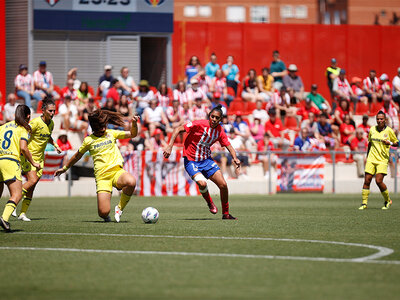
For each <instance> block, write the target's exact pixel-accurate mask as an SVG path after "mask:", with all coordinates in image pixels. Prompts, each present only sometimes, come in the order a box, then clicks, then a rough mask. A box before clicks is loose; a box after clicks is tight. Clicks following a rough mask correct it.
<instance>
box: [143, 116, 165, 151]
mask: <svg viewBox="0 0 400 300" xmlns="http://www.w3.org/2000/svg"><path fill="white" fill-rule="evenodd" d="M147 109H148V108H147ZM144 144H145V147H146V150H150V151H158V150H160V149H163V148H165V147H167V146H168V144H167V143H166V142H165V140H164V137H163V132H162V131H161V130H160V129H159V128H157V129H155V130H154V131H153V133H152V134H151V138H150V139H147V140H145V141H144Z"/></svg>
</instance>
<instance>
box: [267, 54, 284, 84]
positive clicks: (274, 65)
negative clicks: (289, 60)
mask: <svg viewBox="0 0 400 300" xmlns="http://www.w3.org/2000/svg"><path fill="white" fill-rule="evenodd" d="M269 71H270V72H271V75H272V77H274V88H275V89H276V90H278V91H279V90H280V89H281V87H282V86H283V77H284V76H286V75H287V74H288V72H287V70H286V65H285V63H284V62H283V61H282V60H281V59H280V54H279V51H278V50H275V51H274V52H272V62H271V66H270V67H269Z"/></svg>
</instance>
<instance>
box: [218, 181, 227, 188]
mask: <svg viewBox="0 0 400 300" xmlns="http://www.w3.org/2000/svg"><path fill="white" fill-rule="evenodd" d="M218 187H219V189H220V190H227V189H228V184H227V183H226V181H225V180H224V181H223V182H221V183H219V184H218Z"/></svg>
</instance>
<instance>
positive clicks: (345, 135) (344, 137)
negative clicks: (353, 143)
mask: <svg viewBox="0 0 400 300" xmlns="http://www.w3.org/2000/svg"><path fill="white" fill-rule="evenodd" d="M339 130H340V141H341V143H342V144H347V145H349V144H350V143H349V140H350V138H351V137H353V136H354V132H355V128H354V126H353V125H352V124H351V123H350V116H349V115H345V116H344V120H343V123H342V124H341V125H340V129H339Z"/></svg>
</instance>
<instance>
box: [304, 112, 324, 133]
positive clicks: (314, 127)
mask: <svg viewBox="0 0 400 300" xmlns="http://www.w3.org/2000/svg"><path fill="white" fill-rule="evenodd" d="M304 127H307V129H308V135H309V136H310V137H315V138H317V139H320V136H319V132H318V122H317V120H316V117H315V114H314V113H313V112H309V113H308V117H307V119H306V120H303V121H302V122H301V125H300V128H304Z"/></svg>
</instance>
